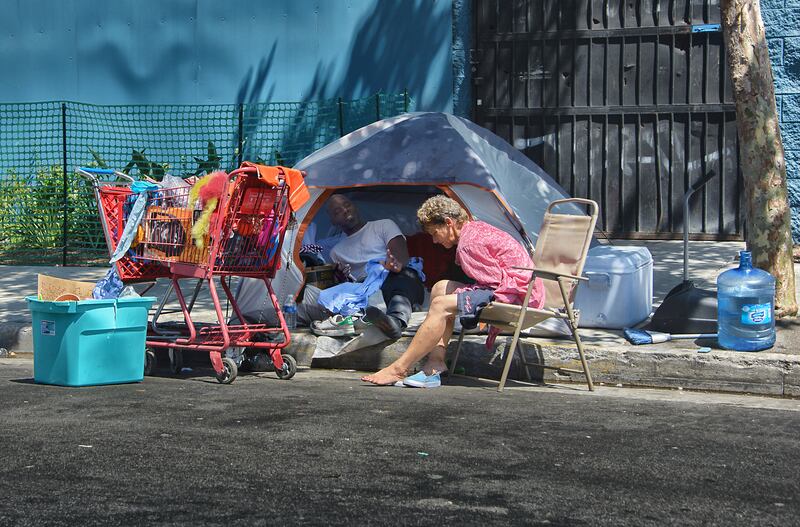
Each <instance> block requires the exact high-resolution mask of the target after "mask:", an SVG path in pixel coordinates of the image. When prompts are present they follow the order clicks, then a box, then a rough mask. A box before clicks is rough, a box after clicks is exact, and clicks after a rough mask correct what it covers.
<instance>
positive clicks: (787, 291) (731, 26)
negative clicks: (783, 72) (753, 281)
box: [721, 0, 797, 317]
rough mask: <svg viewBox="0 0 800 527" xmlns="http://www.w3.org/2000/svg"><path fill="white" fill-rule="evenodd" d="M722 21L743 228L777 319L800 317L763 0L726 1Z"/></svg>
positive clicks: (781, 145)
mask: <svg viewBox="0 0 800 527" xmlns="http://www.w3.org/2000/svg"><path fill="white" fill-rule="evenodd" d="M721 7H722V22H723V28H724V34H725V47H726V51H727V56H728V67H729V69H730V74H731V80H732V81H733V96H734V99H735V101H736V126H737V130H738V135H739V156H740V160H741V167H742V175H743V179H744V204H745V229H746V235H745V238H746V241H747V247H748V249H749V250H750V251H752V253H753V263H754V264H755V265H756V266H757V267H759V268H761V269H764V270H765V271H767V272H769V273H770V274H771V275H772V276H774V277H775V280H776V291H775V314H776V316H778V317H780V316H794V315H796V314H797V299H796V296H795V286H794V281H795V276H794V264H793V262H792V232H791V216H790V209H789V199H788V193H787V190H786V162H785V160H784V157H783V143H782V142H781V130H780V127H779V125H778V112H777V109H776V107H775V85H774V84H773V79H772V65H771V64H770V60H769V51H768V49H767V39H766V36H765V35H764V22H763V20H762V19H761V6H760V2H759V0H723V1H722V6H721Z"/></svg>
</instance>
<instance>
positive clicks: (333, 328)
mask: <svg viewBox="0 0 800 527" xmlns="http://www.w3.org/2000/svg"><path fill="white" fill-rule="evenodd" d="M311 332H312V333H313V334H314V335H319V336H324V337H350V336H355V334H356V330H355V327H354V325H353V317H352V316H346V317H343V316H342V315H332V316H330V317H328V318H326V319H325V320H317V321H315V322H313V323H312V324H311Z"/></svg>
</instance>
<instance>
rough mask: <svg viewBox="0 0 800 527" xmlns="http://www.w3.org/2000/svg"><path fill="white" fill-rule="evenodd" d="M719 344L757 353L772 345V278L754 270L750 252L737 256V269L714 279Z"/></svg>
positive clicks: (742, 252)
mask: <svg viewBox="0 0 800 527" xmlns="http://www.w3.org/2000/svg"><path fill="white" fill-rule="evenodd" d="M717 298H718V311H717V323H718V325H719V344H720V346H722V347H723V348H725V349H729V350H737V351H759V350H763V349H767V348H771V347H772V346H773V345H774V344H775V278H773V277H772V275H771V274H769V273H768V272H766V271H762V270H761V269H757V268H753V259H752V255H751V254H750V251H741V252H739V267H738V268H736V269H730V270H728V271H725V272H724V273H722V274H721V275H719V277H717Z"/></svg>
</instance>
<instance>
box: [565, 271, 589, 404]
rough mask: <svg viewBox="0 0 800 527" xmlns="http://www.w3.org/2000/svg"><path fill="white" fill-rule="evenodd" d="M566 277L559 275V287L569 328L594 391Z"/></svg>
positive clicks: (584, 372) (587, 379) (585, 373)
mask: <svg viewBox="0 0 800 527" xmlns="http://www.w3.org/2000/svg"><path fill="white" fill-rule="evenodd" d="M565 280H566V279H565V278H563V277H558V289H559V290H560V291H561V298H562V299H563V300H564V307H565V308H566V310H567V316H568V317H569V330H570V331H571V332H572V338H573V339H574V340H575V345H576V346H577V347H578V356H579V357H580V358H581V366H583V374H584V375H585V376H586V384H588V385H589V391H590V392H593V391H594V384H592V374H591V373H589V365H588V364H587V363H586V356H585V355H584V353H583V344H582V343H581V338H580V337H579V336H578V324H577V323H576V322H575V311H573V309H572V304H571V303H570V301H569V299H568V298H567V290H566V288H565V284H564V282H565Z"/></svg>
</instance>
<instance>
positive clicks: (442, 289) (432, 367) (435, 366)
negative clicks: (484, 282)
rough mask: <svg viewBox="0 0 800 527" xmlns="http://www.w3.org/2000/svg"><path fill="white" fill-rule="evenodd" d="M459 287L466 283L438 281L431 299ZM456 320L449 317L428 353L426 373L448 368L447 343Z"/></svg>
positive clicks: (423, 369) (438, 371)
mask: <svg viewBox="0 0 800 527" xmlns="http://www.w3.org/2000/svg"><path fill="white" fill-rule="evenodd" d="M459 287H464V284H462V283H461V282H456V281H454V280H442V281H440V282H436V285H434V286H433V289H431V301H433V300H434V299H435V298H437V297H439V296H443V295H450V294H453V291H455V290H456V289H458V288H459ZM455 322H456V317H455V316H453V317H450V318H448V319H447V325H446V326H445V330H444V334H443V335H442V338H441V339H439V342H437V343H436V347H435V348H433V350H431V352H430V353H429V354H428V357H427V359H426V361H425V364H424V365H423V366H422V371H424V372H425V374H426V375H433V374H434V373H441V372H443V371H446V370H447V364H446V363H445V361H444V359H445V356H446V355H447V345H448V344H449V342H450V338H451V337H452V336H453V326H454V325H455Z"/></svg>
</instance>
